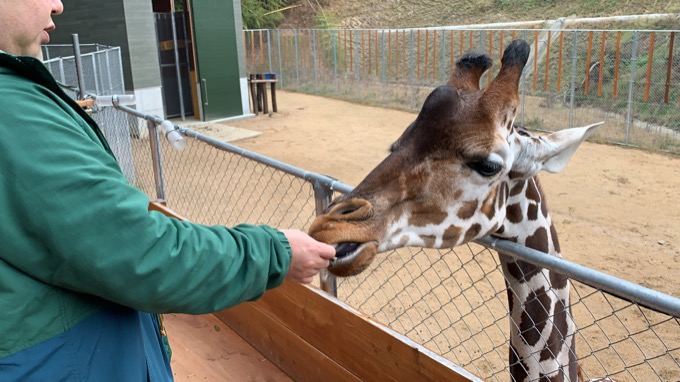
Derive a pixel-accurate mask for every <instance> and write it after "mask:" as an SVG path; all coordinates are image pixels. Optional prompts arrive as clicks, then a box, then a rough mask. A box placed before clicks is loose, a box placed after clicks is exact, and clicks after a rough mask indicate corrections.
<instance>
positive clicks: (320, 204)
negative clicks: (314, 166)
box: [314, 182, 338, 297]
mask: <svg viewBox="0 0 680 382" xmlns="http://www.w3.org/2000/svg"><path fill="white" fill-rule="evenodd" d="M332 197H333V190H331V188H330V187H328V186H327V185H325V184H322V183H321V182H314V202H315V205H316V214H317V215H321V214H323V211H324V209H325V208H326V207H328V205H329V204H330V203H331V198H332ZM319 279H320V285H319V287H320V288H321V289H323V290H324V291H326V292H327V293H329V294H331V295H333V296H335V297H338V285H337V280H336V278H335V276H333V275H332V274H331V273H330V272H328V270H326V269H323V270H322V271H321V272H319Z"/></svg>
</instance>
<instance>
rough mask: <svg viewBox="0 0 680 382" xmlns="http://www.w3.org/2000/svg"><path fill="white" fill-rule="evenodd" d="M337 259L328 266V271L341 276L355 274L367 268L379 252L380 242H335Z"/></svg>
mask: <svg viewBox="0 0 680 382" xmlns="http://www.w3.org/2000/svg"><path fill="white" fill-rule="evenodd" d="M333 246H334V247H335V259H333V260H332V261H331V263H330V265H329V266H328V271H330V272H331V273H332V274H334V275H336V276H340V277H348V276H354V275H357V274H359V273H361V272H362V271H363V270H365V269H366V268H367V267H368V266H369V265H370V264H371V262H372V261H373V258H374V257H375V255H376V253H377V252H378V243H377V242H376V241H368V242H365V243H356V242H343V243H337V244H333Z"/></svg>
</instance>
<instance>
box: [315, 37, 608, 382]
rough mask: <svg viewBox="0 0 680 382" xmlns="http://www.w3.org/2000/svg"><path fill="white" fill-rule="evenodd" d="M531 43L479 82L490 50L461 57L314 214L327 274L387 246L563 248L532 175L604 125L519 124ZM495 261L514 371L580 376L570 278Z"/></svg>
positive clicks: (560, 160)
mask: <svg viewBox="0 0 680 382" xmlns="http://www.w3.org/2000/svg"><path fill="white" fill-rule="evenodd" d="M529 53H530V47H529V45H528V44H527V43H526V42H525V41H522V40H515V41H513V42H511V43H510V44H509V45H508V47H507V48H506V49H505V51H504V53H503V57H502V60H501V69H500V71H499V73H498V75H497V76H496V77H495V78H494V79H493V81H491V83H490V84H489V85H488V86H487V87H485V88H483V89H480V87H479V82H480V77H481V76H482V74H483V73H484V72H485V71H486V70H488V69H489V67H491V59H490V58H489V57H487V56H486V55H484V54H479V53H468V54H466V55H464V56H462V57H461V58H460V59H459V60H458V61H457V62H456V66H455V68H454V71H453V73H452V74H451V77H450V79H449V81H448V83H447V84H446V85H443V86H439V87H437V88H436V89H434V90H433V91H432V92H431V93H430V95H429V96H428V97H427V99H426V100H425V102H424V103H423V107H422V109H421V111H420V112H419V114H418V116H417V118H416V119H415V121H414V122H413V123H411V124H410V125H409V126H408V127H407V128H406V130H405V131H404V133H403V134H402V135H401V137H399V138H398V139H397V141H396V142H395V143H394V144H392V146H391V147H390V153H389V155H388V156H387V157H386V158H385V159H384V160H383V161H382V162H381V163H380V164H379V165H378V166H377V167H376V168H375V169H373V170H372V171H371V172H370V173H369V174H368V175H367V176H366V178H364V180H362V181H361V182H360V183H359V185H357V186H356V187H355V188H354V189H353V190H352V191H351V192H350V193H348V194H345V195H342V196H340V197H338V198H336V199H335V200H334V201H333V202H331V204H330V205H329V206H328V207H327V209H326V210H325V211H324V213H323V214H321V215H319V216H317V218H316V219H315V220H314V222H313V223H312V225H311V226H310V229H309V233H310V235H311V236H312V237H314V238H316V239H317V240H320V241H323V242H326V243H329V244H333V245H335V247H336V253H337V254H336V259H335V260H334V261H333V262H332V264H331V265H330V267H329V271H330V272H331V273H332V274H335V275H337V276H343V277H344V276H351V275H355V274H358V273H360V272H361V271H363V270H365V269H366V268H367V267H368V266H369V265H370V264H371V262H372V261H373V259H374V258H375V256H376V254H378V253H380V252H385V251H388V250H391V249H396V248H400V247H406V246H417V247H427V248H452V247H455V246H458V245H461V244H464V243H467V242H469V241H472V240H474V239H477V238H480V237H483V236H486V235H494V236H498V237H502V238H505V239H508V240H512V241H515V242H518V243H520V244H523V245H526V246H529V247H532V248H534V249H537V250H540V251H543V252H547V253H549V254H551V255H555V256H560V253H559V251H560V250H559V243H558V241H557V234H556V232H555V228H554V226H553V225H552V221H551V219H550V215H549V214H548V210H547V206H546V203H545V198H544V197H543V193H542V191H541V189H540V186H539V183H538V180H537V179H536V175H537V174H538V173H539V172H540V171H548V172H559V171H561V170H562V169H564V167H565V166H566V164H567V162H568V161H569V159H570V158H571V157H572V155H573V154H574V152H575V151H576V149H577V148H578V146H579V145H580V144H581V143H582V142H583V141H585V139H586V138H588V136H590V135H591V134H592V133H593V132H594V131H596V130H597V128H598V127H599V126H600V125H601V123H597V124H593V125H589V126H585V127H581V128H571V129H565V130H562V131H558V132H556V133H552V134H549V135H542V136H538V135H534V134H532V133H531V132H529V131H528V130H527V129H525V128H523V127H521V126H519V125H516V124H515V123H514V119H515V114H516V112H517V108H518V105H519V81H520V78H521V76H522V70H523V69H524V66H525V65H526V62H527V59H528V57H529ZM500 259H501V264H502V267H503V271H504V275H505V277H506V280H507V283H508V286H509V288H508V301H509V310H510V319H511V324H510V355H509V362H510V374H511V376H512V378H513V380H514V381H531V380H538V379H540V378H543V377H545V378H548V379H550V380H551V381H577V380H578V376H577V375H578V365H577V363H576V355H575V350H574V346H575V344H574V333H575V330H576V327H575V324H574V322H573V319H572V318H571V310H570V303H569V301H570V299H569V283H568V280H567V278H566V277H564V276H561V275H557V274H555V273H554V272H550V271H548V270H546V269H541V268H537V267H535V266H532V265H530V264H527V263H524V262H522V261H516V260H513V259H512V258H510V257H507V256H503V255H500Z"/></svg>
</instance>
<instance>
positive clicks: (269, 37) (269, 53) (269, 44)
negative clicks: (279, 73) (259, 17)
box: [260, 29, 274, 73]
mask: <svg viewBox="0 0 680 382" xmlns="http://www.w3.org/2000/svg"><path fill="white" fill-rule="evenodd" d="M260 49H262V48H260ZM267 61H268V62H269V73H271V72H273V71H274V70H273V69H272V35H271V33H270V32H269V29H267Z"/></svg>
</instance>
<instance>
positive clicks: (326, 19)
mask: <svg viewBox="0 0 680 382" xmlns="http://www.w3.org/2000/svg"><path fill="white" fill-rule="evenodd" d="M339 25H340V18H339V17H338V16H337V15H336V14H335V13H333V12H330V11H323V10H322V11H321V12H320V13H319V14H317V15H316V28H318V29H335V28H337V27H338V26H339Z"/></svg>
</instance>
